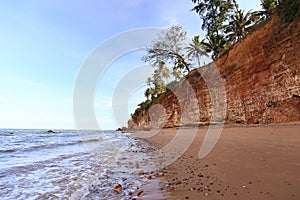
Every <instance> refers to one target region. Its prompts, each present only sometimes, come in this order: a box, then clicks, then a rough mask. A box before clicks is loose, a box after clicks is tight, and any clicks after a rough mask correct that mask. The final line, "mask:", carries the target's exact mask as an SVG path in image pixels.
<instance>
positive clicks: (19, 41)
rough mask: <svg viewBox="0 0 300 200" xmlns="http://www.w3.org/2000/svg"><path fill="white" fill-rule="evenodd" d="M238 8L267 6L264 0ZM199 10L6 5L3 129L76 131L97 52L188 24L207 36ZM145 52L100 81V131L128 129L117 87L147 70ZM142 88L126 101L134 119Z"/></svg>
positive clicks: (114, 4)
mask: <svg viewBox="0 0 300 200" xmlns="http://www.w3.org/2000/svg"><path fill="white" fill-rule="evenodd" d="M238 3H239V4H240V7H241V8H243V9H245V10H249V9H252V10H259V9H260V2H259V1H258V0H254V1H248V0H239V1H238ZM192 7H193V3H192V1H191V0H176V1H174V0H128V1H124V0H110V1H107V0H78V1H73V0H19V1H8V0H0V24H1V26H0V128H29V129H33V128H37V129H76V128H77V124H76V122H75V121H74V109H73V100H74V87H75V85H76V81H77V79H78V75H79V74H80V72H81V69H82V68H83V65H84V63H85V61H86V60H87V59H88V58H89V56H90V54H91V53H92V52H93V51H94V50H95V49H97V47H99V45H100V46H101V44H103V43H104V42H105V41H107V40H109V39H111V38H114V37H115V36H116V35H118V34H122V33H124V32H126V31H130V30H134V29H141V28H147V27H158V28H166V27H169V26H171V25H174V24H181V25H182V26H183V27H184V29H185V30H186V31H187V33H188V35H189V36H191V37H192V36H194V35H199V34H200V35H201V34H203V32H201V30H200V19H199V17H198V15H197V14H196V13H194V12H191V11H190V9H191V8H192ZM125 43H126V42H124V44H125ZM124 44H119V46H120V48H121V46H122V45H124ZM141 55H143V52H140V51H139V52H135V53H127V54H125V55H123V56H121V57H120V58H119V59H117V60H114V61H113V62H112V63H111V64H110V65H109V67H108V68H107V70H106V71H105V72H104V73H103V74H102V76H101V77H99V80H98V82H97V85H96V90H95V92H94V94H93V95H94V105H93V108H94V112H95V116H96V121H97V122H98V124H99V127H100V129H102V130H107V129H116V128H117V127H121V126H126V121H125V120H127V119H122V120H123V121H122V120H121V122H119V120H118V119H116V118H117V117H116V116H115V113H114V112H113V108H112V101H114V100H113V95H114V90H116V86H117V85H118V83H119V82H120V80H121V79H122V77H124V76H126V74H128V73H129V72H130V71H132V70H134V69H135V68H137V67H139V66H141V65H143V63H142V62H141V61H140V56H141ZM87 78H88V77H87ZM143 88H144V86H143V85H140V86H138V87H137V89H136V90H135V91H133V92H132V93H131V94H130V98H128V99H127V100H128V107H127V110H128V113H127V114H128V118H129V116H130V113H132V112H133V111H134V109H135V108H136V105H137V104H138V103H140V102H141V101H143V100H145V99H144V97H143V95H142V93H143V91H142V89H143ZM83 95H84V94H83Z"/></svg>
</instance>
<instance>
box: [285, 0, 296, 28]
mask: <svg viewBox="0 0 300 200" xmlns="http://www.w3.org/2000/svg"><path fill="white" fill-rule="evenodd" d="M298 6H299V1H298V0H285V1H283V2H282V3H281V5H280V7H281V9H282V11H280V16H281V21H283V22H288V23H289V22H292V21H294V19H295V16H296V14H297V12H298Z"/></svg>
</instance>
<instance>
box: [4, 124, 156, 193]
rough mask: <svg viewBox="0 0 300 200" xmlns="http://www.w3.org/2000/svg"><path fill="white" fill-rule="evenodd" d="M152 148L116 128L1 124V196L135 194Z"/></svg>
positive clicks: (142, 179)
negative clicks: (37, 127)
mask: <svg viewBox="0 0 300 200" xmlns="http://www.w3.org/2000/svg"><path fill="white" fill-rule="evenodd" d="M150 148H152V147H150V146H149V145H148V144H147V143H146V142H144V141H143V140H140V139H137V138H135V137H133V136H132V135H131V134H130V133H121V132H116V131H80V132H78V131H70V130H67V131H66V130H57V131H55V133H48V132H47V131H46V130H15V129H0V199H131V198H133V197H132V196H131V195H129V194H130V193H134V192H135V191H137V190H139V188H141V187H142V185H143V184H144V183H145V182H146V181H147V178H146V176H141V175H139V173H138V171H139V170H140V168H141V167H145V166H147V165H149V163H147V161H148V158H147V156H145V155H146V154H143V156H142V157H139V156H138V155H139V154H138V153H137V152H147V151H149V149H150ZM117 184H121V185H122V187H123V190H121V191H120V192H115V191H113V187H114V186H115V185H117Z"/></svg>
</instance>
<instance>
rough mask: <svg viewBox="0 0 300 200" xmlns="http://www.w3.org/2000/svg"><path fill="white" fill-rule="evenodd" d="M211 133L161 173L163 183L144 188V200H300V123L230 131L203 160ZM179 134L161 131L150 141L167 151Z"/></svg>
mask: <svg viewBox="0 0 300 200" xmlns="http://www.w3.org/2000/svg"><path fill="white" fill-rule="evenodd" d="M194 129H195V128H185V129H184V130H183V131H185V132H186V133H187V134H188V133H189V132H191V131H192V130H194ZM207 129H208V128H207V127H206V128H199V129H198V130H197V136H196V138H195V139H194V141H193V143H192V145H191V146H190V148H189V149H188V150H187V151H186V152H185V153H184V155H183V156H181V157H180V158H179V159H178V160H177V161H176V162H174V163H173V164H171V165H169V166H168V167H166V168H165V169H164V170H162V173H163V176H162V177H160V178H159V180H160V182H159V183H157V181H153V182H152V183H154V184H151V182H150V184H149V185H148V186H146V187H145V188H144V191H145V196H144V197H143V199H153V198H154V196H153V194H155V190H156V191H160V192H159V193H162V194H164V193H165V194H166V196H165V197H162V196H160V197H159V199H249V200H250V199H251V200H253V199H267V200H268V199H272V200H274V199H278V200H279V199H280V200H281V199H299V197H300V124H299V123H294V124H280V125H257V126H225V127H224V128H223V131H222V134H221V136H220V138H219V140H218V142H217V144H216V145H215V147H214V149H213V150H212V151H211V152H210V154H208V156H206V157H205V158H203V159H199V158H198V153H199V149H200V146H201V144H202V141H203V138H204V136H205V134H206V132H207ZM177 130H178V129H176V128H171V129H162V130H161V131H160V133H159V134H157V135H156V136H154V137H151V138H148V139H147V141H148V142H150V143H151V144H153V145H156V146H158V147H163V146H165V145H166V144H167V143H169V142H170V140H171V139H172V138H173V137H174V136H175V134H176V132H177ZM151 194H152V195H151ZM155 199H157V198H155Z"/></svg>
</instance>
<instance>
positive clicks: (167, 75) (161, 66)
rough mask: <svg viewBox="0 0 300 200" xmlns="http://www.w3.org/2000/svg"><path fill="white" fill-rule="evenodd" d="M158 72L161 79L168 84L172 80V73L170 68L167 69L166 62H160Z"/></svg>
mask: <svg viewBox="0 0 300 200" xmlns="http://www.w3.org/2000/svg"><path fill="white" fill-rule="evenodd" d="M158 70H159V73H160V75H161V79H166V80H167V82H168V78H170V74H171V73H170V70H169V68H167V66H166V65H165V62H163V61H160V62H159V64H158Z"/></svg>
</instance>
